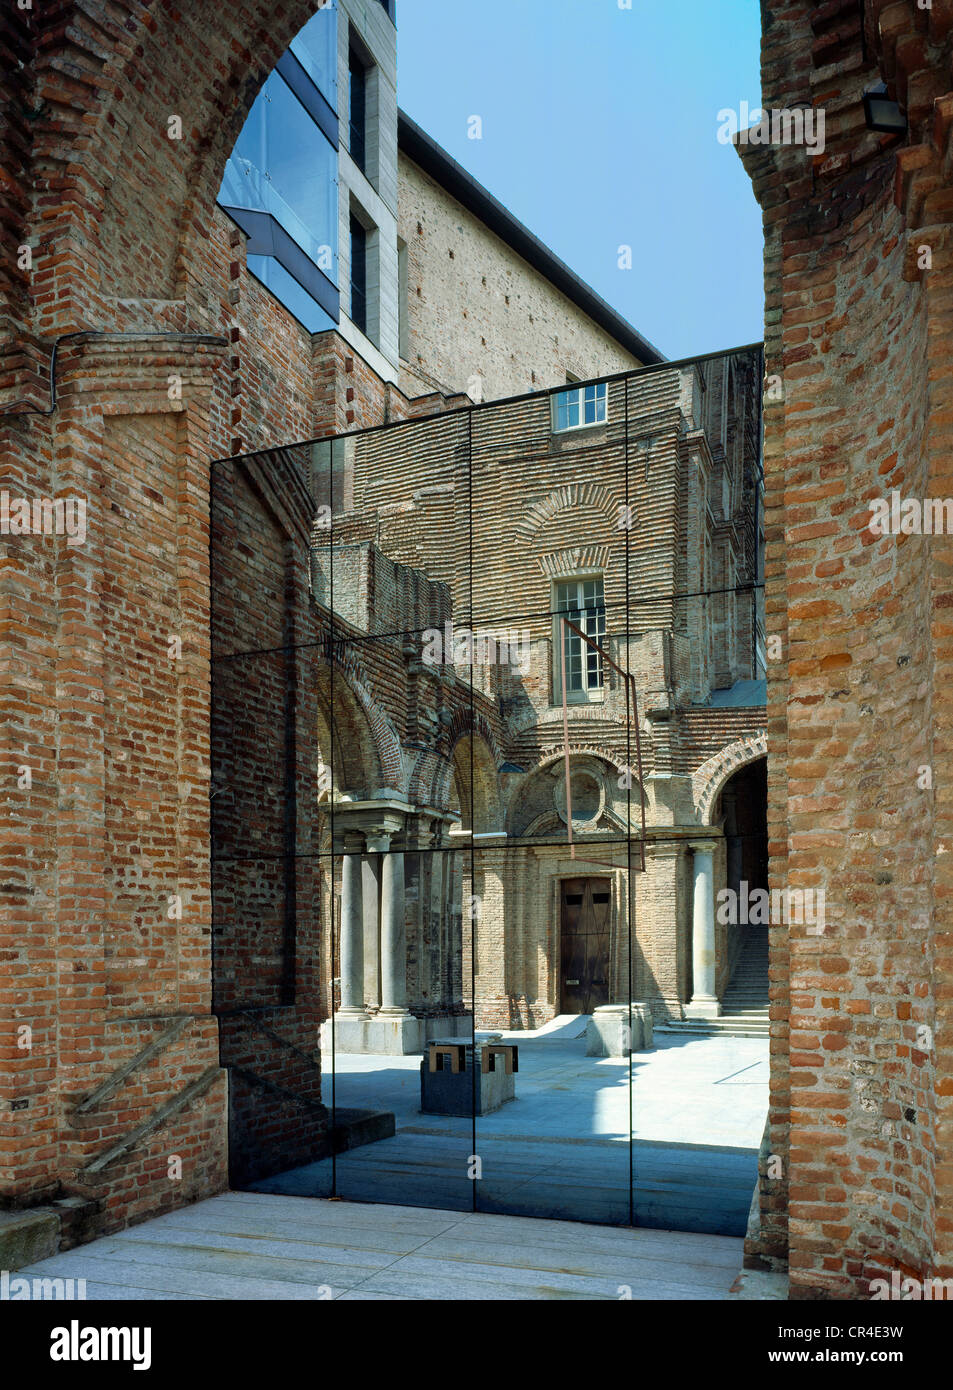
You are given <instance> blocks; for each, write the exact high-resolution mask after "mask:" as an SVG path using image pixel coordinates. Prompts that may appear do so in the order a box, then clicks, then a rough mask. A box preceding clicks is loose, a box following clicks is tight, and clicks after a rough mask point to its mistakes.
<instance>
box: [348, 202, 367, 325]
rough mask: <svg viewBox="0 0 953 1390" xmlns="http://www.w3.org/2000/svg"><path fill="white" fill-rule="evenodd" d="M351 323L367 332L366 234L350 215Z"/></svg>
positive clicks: (352, 215)
mask: <svg viewBox="0 0 953 1390" xmlns="http://www.w3.org/2000/svg"><path fill="white" fill-rule="evenodd" d="M351 321H352V322H353V324H354V326H355V327H356V328H359V329H360V330H361V332H362V333H366V332H367V232H366V231H365V229H364V228H363V227H362V226H361V224H360V222H358V220H357V218H356V217H355V216H354V214H353V213H352V214H351Z"/></svg>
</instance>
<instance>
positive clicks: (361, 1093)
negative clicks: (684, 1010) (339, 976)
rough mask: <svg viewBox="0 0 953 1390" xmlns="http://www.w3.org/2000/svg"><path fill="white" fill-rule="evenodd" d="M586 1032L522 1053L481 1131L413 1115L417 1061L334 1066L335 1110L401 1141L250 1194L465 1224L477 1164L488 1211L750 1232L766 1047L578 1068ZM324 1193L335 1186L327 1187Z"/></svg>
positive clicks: (560, 1035) (687, 1047) (661, 1041)
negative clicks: (379, 1207) (450, 1215)
mask: <svg viewBox="0 0 953 1390" xmlns="http://www.w3.org/2000/svg"><path fill="white" fill-rule="evenodd" d="M585 1022H586V1020H585V1019H584V1018H583V1019H579V1018H574V1019H572V1020H569V1021H567V1022H561V1023H558V1024H557V1025H556V1026H555V1027H553V1026H552V1025H550V1027H549V1029H544V1030H541V1031H540V1032H538V1033H536V1034H531V1033H527V1032H520V1033H506V1034H504V1037H505V1038H506V1040H507V1041H512V1042H516V1043H517V1044H518V1045H519V1071H518V1073H517V1076H516V1099H515V1100H513V1101H509V1102H507V1103H506V1104H505V1105H503V1106H502V1107H501V1108H500V1109H499V1110H496V1111H493V1112H491V1113H490V1114H488V1115H485V1116H478V1117H477V1121H476V1140H475V1145H474V1134H473V1127H472V1121H471V1120H470V1119H469V1118H467V1119H463V1118H459V1119H457V1118H454V1117H450V1116H446V1115H425V1114H422V1113H421V1111H420V1062H421V1059H420V1057H419V1056H410V1057H369V1056H359V1055H355V1054H350V1055H338V1056H337V1058H336V1066H335V1099H336V1104H337V1105H338V1106H339V1107H342V1108H355V1109H370V1110H386V1111H391V1112H393V1114H394V1116H395V1121H396V1130H397V1132H396V1134H395V1136H394V1137H393V1138H389V1139H382V1140H379V1141H377V1142H376V1143H373V1144H368V1145H366V1146H364V1147H361V1148H357V1149H353V1150H349V1151H347V1152H345V1153H343V1154H340V1155H338V1156H337V1158H336V1159H334V1160H331V1159H325V1160H322V1161H320V1162H317V1163H312V1164H307V1165H305V1166H303V1167H301V1168H297V1169H293V1170H290V1171H287V1172H284V1173H280V1174H277V1175H275V1176H274V1177H271V1178H267V1179H264V1180H262V1181H260V1182H258V1183H255V1184H254V1190H255V1191H256V1192H267V1193H273V1194H278V1193H282V1194H285V1195H293V1196H328V1195H330V1194H331V1193H332V1192H334V1193H335V1194H336V1195H337V1196H339V1197H343V1198H345V1199H351V1200H357V1201H377V1202H388V1203H395V1204H397V1203H407V1204H409V1205H413V1206H435V1205H439V1206H442V1207H447V1208H449V1209H451V1210H457V1211H460V1212H469V1211H471V1210H472V1206H473V1199H474V1193H473V1184H472V1182H471V1180H470V1177H469V1174H468V1169H469V1164H470V1157H471V1154H473V1153H474V1152H475V1153H476V1154H477V1155H478V1156H479V1158H480V1163H481V1173H480V1181H479V1183H478V1194H477V1203H478V1207H479V1210H480V1211H481V1212H498V1213H501V1214H503V1213H510V1214H514V1215H520V1216H531V1217H542V1218H549V1217H558V1218H563V1219H569V1220H574V1221H589V1222H605V1223H607V1224H628V1223H629V1221H630V1217H634V1224H635V1225H636V1226H649V1227H656V1228H659V1229H663V1230H669V1229H671V1230H680V1231H688V1232H702V1233H707V1234H714V1235H725V1236H741V1235H743V1234H744V1230H745V1226H746V1223H747V1219H748V1212H749V1208H750V1203H751V1195H752V1192H753V1190H754V1186H755V1183H756V1181H757V1158H758V1147H759V1144H760V1142H761V1135H762V1132H763V1129H764V1121H765V1115H766V1112H767V1104H768V1042H767V1039H766V1038H732V1037H711V1038H708V1037H697V1036H695V1037H691V1036H689V1037H678V1036H675V1035H672V1034H665V1033H657V1034H656V1038H655V1046H654V1047H653V1048H652V1049H651V1050H649V1051H646V1052H638V1053H634V1054H633V1056H632V1059H631V1061H632V1097H631V1106H632V1130H631V1132H632V1135H633V1137H634V1144H633V1153H632V1173H631V1178H632V1206H631V1208H630V1199H629V1192H630V1169H629V1144H628V1134H629V1104H630V1097H629V1063H628V1059H625V1058H596V1057H587V1056H586V1055H585V1053H586V1041H585ZM332 1184H333V1185H332Z"/></svg>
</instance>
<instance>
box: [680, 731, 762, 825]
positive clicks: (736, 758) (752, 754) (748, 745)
mask: <svg viewBox="0 0 953 1390" xmlns="http://www.w3.org/2000/svg"><path fill="white" fill-rule="evenodd" d="M767 756H768V736H767V734H759V735H758V736H757V737H756V738H746V739H739V740H738V742H737V743H732V744H729V746H728V747H727V748H723V749H721V751H720V752H718V753H716V754H715V756H714V757H713V758H709V759H708V760H707V762H704V763H702V765H701V767H699V768H697V769H696V770H695V772H694V773H693V774H692V799H693V801H694V803H695V815H696V816H697V818H698V824H699V825H710V824H711V818H712V814H713V813H714V809H715V806H716V804H717V801H718V796H719V793H720V792H721V789H722V787H723V786H724V785H725V783H726V782H727V781H728V779H729V777H731V776H732V775H733V774H734V773H736V772H737V771H738V769H739V768H742V767H746V766H747V765H748V764H749V763H753V762H757V760H758V759H759V758H766V757H767Z"/></svg>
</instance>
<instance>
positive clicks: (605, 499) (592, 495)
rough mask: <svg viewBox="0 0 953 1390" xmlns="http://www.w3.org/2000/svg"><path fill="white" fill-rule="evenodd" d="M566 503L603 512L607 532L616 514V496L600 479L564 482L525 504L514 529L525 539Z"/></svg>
mask: <svg viewBox="0 0 953 1390" xmlns="http://www.w3.org/2000/svg"><path fill="white" fill-rule="evenodd" d="M569 507H588V508H589V509H590V510H591V511H595V512H599V513H601V514H602V516H603V518H604V520H605V523H606V526H607V527H608V529H609V531H610V533H611V531H612V528H613V526H614V524H615V521H616V520H617V519H618V518H617V514H616V513H617V508H618V499H617V498H613V496H612V493H611V492H610V491H609V489H608V488H607V487H603V486H602V484H601V483H567V484H566V485H565V486H564V487H558V488H554V490H553V491H552V492H551V493H549V494H548V496H546V497H542V498H540V500H539V501H538V502H534V503H533V504H532V506H531V507H527V508H526V510H525V511H524V512H523V514H522V516H521V517H520V518H519V519H518V520H517V521H516V522H514V525H513V530H514V531H515V532H516V534H517V535H519V536H523V537H524V538H525V539H526V540H532V538H533V537H534V536H535V535H536V534H537V532H538V531H541V530H542V529H543V528H544V527H546V526H548V525H549V523H550V522H551V521H552V519H553V517H554V516H557V515H558V514H559V513H560V512H562V511H566V510H567V509H568V508H569Z"/></svg>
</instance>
